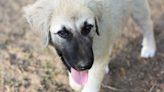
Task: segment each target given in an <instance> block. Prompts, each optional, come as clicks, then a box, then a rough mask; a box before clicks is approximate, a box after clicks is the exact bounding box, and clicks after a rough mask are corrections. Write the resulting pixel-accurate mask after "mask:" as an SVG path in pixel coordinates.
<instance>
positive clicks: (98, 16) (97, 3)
mask: <svg viewBox="0 0 164 92" xmlns="http://www.w3.org/2000/svg"><path fill="white" fill-rule="evenodd" d="M87 3H88V5H89V8H90V9H91V10H92V11H93V13H94V14H95V25H96V26H95V31H96V33H97V34H98V35H99V36H100V32H99V28H100V27H99V25H100V22H101V20H102V16H103V6H104V2H103V0H94V2H93V0H88V1H87Z"/></svg>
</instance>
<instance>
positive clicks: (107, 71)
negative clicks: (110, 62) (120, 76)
mask: <svg viewBox="0 0 164 92" xmlns="http://www.w3.org/2000/svg"><path fill="white" fill-rule="evenodd" d="M108 73H109V67H108V66H106V69H105V75H107V74H108Z"/></svg>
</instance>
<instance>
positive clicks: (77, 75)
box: [61, 56, 88, 85]
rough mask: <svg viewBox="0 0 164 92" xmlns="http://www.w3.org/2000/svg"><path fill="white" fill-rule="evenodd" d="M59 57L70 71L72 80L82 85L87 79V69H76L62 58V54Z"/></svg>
mask: <svg viewBox="0 0 164 92" xmlns="http://www.w3.org/2000/svg"><path fill="white" fill-rule="evenodd" d="M61 59H62V61H63V63H64V65H65V66H66V67H67V68H68V70H69V71H70V72H71V76H72V78H73V80H74V81H75V82H76V83H77V84H79V85H84V84H86V83H87V81H88V71H87V70H86V71H77V70H75V69H74V68H73V67H71V66H70V65H69V63H68V62H67V61H66V59H64V57H63V56H61Z"/></svg>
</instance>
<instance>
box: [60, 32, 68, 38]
mask: <svg viewBox="0 0 164 92" xmlns="http://www.w3.org/2000/svg"><path fill="white" fill-rule="evenodd" d="M58 35H59V36H60V37H62V38H68V33H67V32H65V31H59V32H58Z"/></svg>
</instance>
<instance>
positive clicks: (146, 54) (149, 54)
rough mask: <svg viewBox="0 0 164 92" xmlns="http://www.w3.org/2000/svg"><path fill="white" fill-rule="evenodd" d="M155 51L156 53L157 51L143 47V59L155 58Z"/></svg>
mask: <svg viewBox="0 0 164 92" xmlns="http://www.w3.org/2000/svg"><path fill="white" fill-rule="evenodd" d="M155 51H156V49H150V48H145V47H143V48H142V49H141V57H143V58H152V57H154V56H155Z"/></svg>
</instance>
